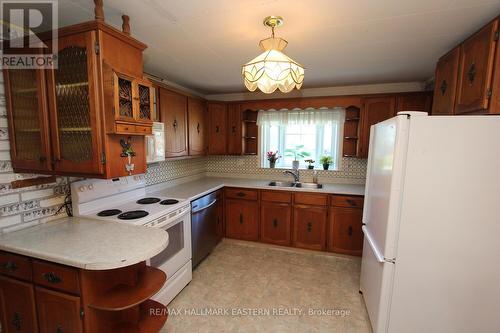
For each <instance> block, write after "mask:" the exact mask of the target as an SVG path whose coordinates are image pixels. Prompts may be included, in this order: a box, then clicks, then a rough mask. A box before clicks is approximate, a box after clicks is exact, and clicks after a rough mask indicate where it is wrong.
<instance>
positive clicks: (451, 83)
mask: <svg viewBox="0 0 500 333" xmlns="http://www.w3.org/2000/svg"><path fill="white" fill-rule="evenodd" d="M459 60H460V47H456V48H454V49H453V50H452V51H451V52H449V53H447V54H446V55H444V56H443V57H442V58H440V59H439V61H438V63H437V65H436V80H435V81H436V83H435V87H434V98H433V104H432V115H452V114H453V109H454V108H455V97H456V92H457V79H458V63H459Z"/></svg>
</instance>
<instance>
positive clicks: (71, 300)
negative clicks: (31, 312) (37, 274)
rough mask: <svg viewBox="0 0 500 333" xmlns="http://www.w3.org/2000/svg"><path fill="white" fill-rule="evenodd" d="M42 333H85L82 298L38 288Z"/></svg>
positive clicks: (39, 317)
mask: <svg viewBox="0 0 500 333" xmlns="http://www.w3.org/2000/svg"><path fill="white" fill-rule="evenodd" d="M36 304H37V309H38V325H39V326H40V333H59V332H72V333H81V332H82V331H83V327H82V319H81V316H80V311H81V301H80V297H77V296H71V295H67V294H63V293H60V292H57V291H52V290H48V289H45V288H40V287H36Z"/></svg>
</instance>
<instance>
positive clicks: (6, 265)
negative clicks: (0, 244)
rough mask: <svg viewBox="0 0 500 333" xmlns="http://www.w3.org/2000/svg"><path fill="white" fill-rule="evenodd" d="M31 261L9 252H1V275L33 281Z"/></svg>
mask: <svg viewBox="0 0 500 333" xmlns="http://www.w3.org/2000/svg"><path fill="white" fill-rule="evenodd" d="M31 273H32V268H31V261H30V259H28V258H26V257H23V256H20V255H15V254H11V253H7V252H0V274H5V275H8V276H12V277H15V278H18V279H22V280H26V281H31V277H32V274H31Z"/></svg>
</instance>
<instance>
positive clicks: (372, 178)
mask: <svg viewBox="0 0 500 333" xmlns="http://www.w3.org/2000/svg"><path fill="white" fill-rule="evenodd" d="M409 124H410V120H409V116H407V115H399V116H397V117H394V118H391V119H388V120H386V121H383V122H381V123H378V124H376V125H374V126H372V128H371V131H370V150H369V155H368V173H367V179H366V189H365V204H364V210H363V223H364V224H365V225H366V227H367V228H368V230H370V234H371V235H372V237H373V242H374V244H375V245H376V246H377V248H379V249H380V251H381V253H382V255H383V256H384V257H385V258H388V259H394V258H395V257H396V244H397V233H398V229H399V210H400V205H401V194H402V183H403V177H404V171H405V160H406V151H407V145H408V132H409V126H410V125H409Z"/></svg>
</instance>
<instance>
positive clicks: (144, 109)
mask: <svg viewBox="0 0 500 333" xmlns="http://www.w3.org/2000/svg"><path fill="white" fill-rule="evenodd" d="M137 95H138V96H137V111H138V120H139V121H148V122H150V121H151V120H153V117H152V114H153V104H154V95H153V86H152V84H151V83H149V82H147V81H145V80H137Z"/></svg>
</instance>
